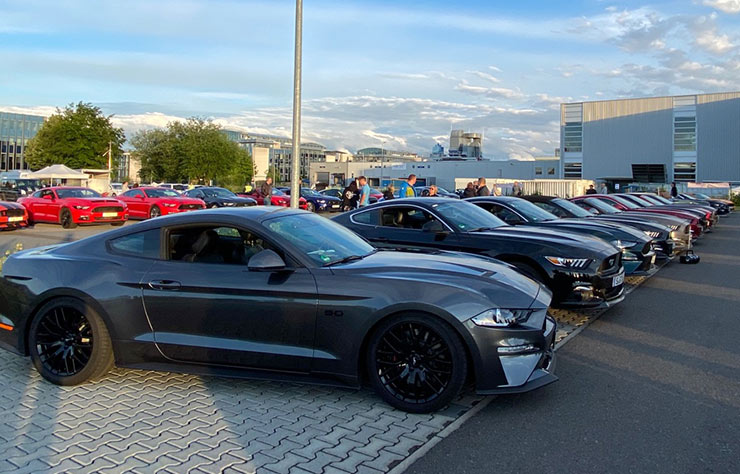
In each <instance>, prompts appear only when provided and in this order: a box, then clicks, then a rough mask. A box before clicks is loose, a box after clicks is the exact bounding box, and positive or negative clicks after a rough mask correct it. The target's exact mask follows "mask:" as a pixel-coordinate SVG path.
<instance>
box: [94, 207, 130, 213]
mask: <svg viewBox="0 0 740 474" xmlns="http://www.w3.org/2000/svg"><path fill="white" fill-rule="evenodd" d="M93 212H123V208H122V207H120V206H102V207H96V208H95V209H93Z"/></svg>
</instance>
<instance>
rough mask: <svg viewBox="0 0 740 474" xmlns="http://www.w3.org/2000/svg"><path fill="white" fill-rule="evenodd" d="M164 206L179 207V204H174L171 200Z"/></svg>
mask: <svg viewBox="0 0 740 474" xmlns="http://www.w3.org/2000/svg"><path fill="white" fill-rule="evenodd" d="M164 207H177V204H172V203H170V202H166V203H164Z"/></svg>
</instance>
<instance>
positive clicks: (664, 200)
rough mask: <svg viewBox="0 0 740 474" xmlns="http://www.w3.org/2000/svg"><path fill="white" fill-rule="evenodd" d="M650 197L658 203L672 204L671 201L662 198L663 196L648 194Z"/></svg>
mask: <svg viewBox="0 0 740 474" xmlns="http://www.w3.org/2000/svg"><path fill="white" fill-rule="evenodd" d="M650 198H651V199H653V200H654V201H657V202H659V203H660V204H673V203H672V202H671V201H669V200H668V199H666V198H664V197H663V196H658V195H655V196H650Z"/></svg>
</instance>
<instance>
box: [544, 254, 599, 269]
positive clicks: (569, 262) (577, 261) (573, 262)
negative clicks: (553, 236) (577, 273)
mask: <svg viewBox="0 0 740 474" xmlns="http://www.w3.org/2000/svg"><path fill="white" fill-rule="evenodd" d="M545 259H546V260H547V261H548V262H550V263H552V264H553V265H555V266H556V267H566V268H586V267H587V266H588V265H589V263H591V259H589V258H566V257H545Z"/></svg>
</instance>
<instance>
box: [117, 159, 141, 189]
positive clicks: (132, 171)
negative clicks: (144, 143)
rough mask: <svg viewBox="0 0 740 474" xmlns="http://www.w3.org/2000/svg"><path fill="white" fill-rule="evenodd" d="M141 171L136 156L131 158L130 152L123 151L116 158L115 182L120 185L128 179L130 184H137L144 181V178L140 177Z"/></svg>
mask: <svg viewBox="0 0 740 474" xmlns="http://www.w3.org/2000/svg"><path fill="white" fill-rule="evenodd" d="M140 171H141V160H140V159H139V158H137V157H136V156H133V155H132V154H131V152H130V151H124V152H123V153H121V156H120V158H118V172H117V173H116V181H118V182H119V183H122V182H123V181H124V180H126V179H128V180H129V182H130V183H131V184H133V183H139V182H143V181H144V177H143V176H140Z"/></svg>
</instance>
